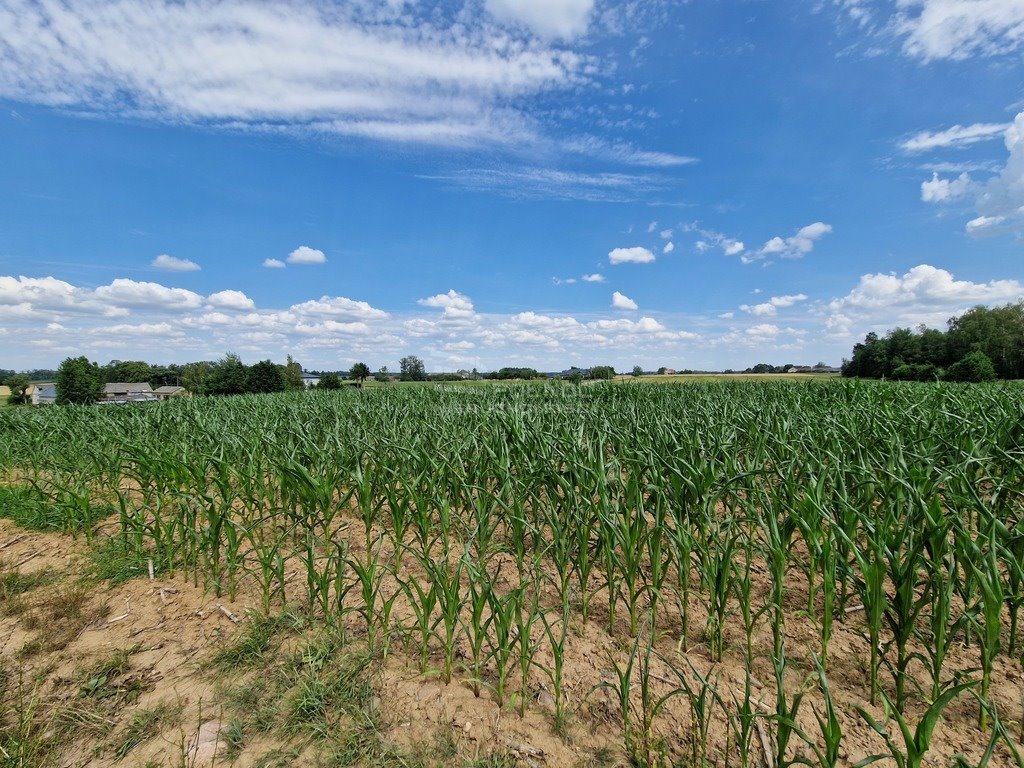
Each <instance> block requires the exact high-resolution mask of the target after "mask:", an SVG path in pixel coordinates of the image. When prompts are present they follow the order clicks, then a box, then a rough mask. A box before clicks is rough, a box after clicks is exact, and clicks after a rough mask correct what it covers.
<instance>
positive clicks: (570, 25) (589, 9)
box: [486, 0, 594, 38]
mask: <svg viewBox="0 0 1024 768" xmlns="http://www.w3.org/2000/svg"><path fill="white" fill-rule="evenodd" d="M486 4H487V10H488V11H489V12H490V13H492V14H493V15H494V16H495V17H496V18H498V19H503V20H508V21H513V22H517V23H519V24H522V25H524V26H526V27H527V28H529V29H531V30H533V31H534V32H535V33H537V34H539V35H542V36H544V37H563V38H565V37H575V36H576V35H579V34H582V33H583V32H585V31H586V30H587V26H588V25H589V23H590V17H591V14H592V13H593V10H594V0H487V3H486Z"/></svg>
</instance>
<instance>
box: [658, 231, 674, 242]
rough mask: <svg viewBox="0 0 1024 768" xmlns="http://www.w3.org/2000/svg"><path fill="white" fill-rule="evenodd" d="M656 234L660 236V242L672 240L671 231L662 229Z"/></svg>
mask: <svg viewBox="0 0 1024 768" xmlns="http://www.w3.org/2000/svg"><path fill="white" fill-rule="evenodd" d="M658 234H659V235H660V236H661V239H662V240H671V239H672V230H671V229H663V230H661V232H659V233H658Z"/></svg>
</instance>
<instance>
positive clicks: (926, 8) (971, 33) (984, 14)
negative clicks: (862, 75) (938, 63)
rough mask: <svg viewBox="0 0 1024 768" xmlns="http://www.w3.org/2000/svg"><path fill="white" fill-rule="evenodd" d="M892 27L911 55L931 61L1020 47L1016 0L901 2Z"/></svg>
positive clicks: (1022, 27)
mask: <svg viewBox="0 0 1024 768" xmlns="http://www.w3.org/2000/svg"><path fill="white" fill-rule="evenodd" d="M898 4H899V6H900V8H901V11H900V13H899V14H898V16H897V17H896V21H895V28H896V30H897V32H898V33H899V34H901V35H903V36H904V42H903V49H904V51H906V52H907V53H908V54H909V55H911V56H914V57H917V58H920V59H924V60H925V61H931V60H935V59H954V60H959V59H966V58H970V57H971V56H995V55H999V54H1004V53H1009V52H1011V51H1014V50H1016V49H1017V48H1019V47H1020V45H1021V43H1022V42H1024V3H1021V2H1020V0H899V2H898Z"/></svg>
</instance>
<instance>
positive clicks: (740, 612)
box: [0, 381, 1024, 768]
mask: <svg viewBox="0 0 1024 768" xmlns="http://www.w3.org/2000/svg"><path fill="white" fill-rule="evenodd" d="M0 469H2V471H3V473H4V478H5V480H4V483H5V486H6V493H7V494H8V495H7V496H6V497H4V496H0V504H3V503H7V504H10V505H13V504H14V503H15V502H16V501H17V503H18V504H21V505H23V507H24V509H26V510H30V512H23V514H32V513H31V510H33V509H34V510H36V511H35V513H34V514H38V515H39V516H40V517H43V518H46V520H47V521H49V523H50V524H52V526H56V527H62V528H64V529H66V530H67V531H68V532H72V533H76V534H78V532H82V533H84V535H85V536H86V537H88V538H89V540H90V541H91V542H92V543H93V544H94V545H95V546H115V547H117V548H119V550H120V551H122V552H123V553H124V555H125V556H126V557H127V558H129V559H130V560H132V561H133V562H136V563H138V564H139V574H140V575H142V574H144V573H145V572H146V570H147V569H148V568H150V567H152V568H153V570H154V571H156V572H160V573H174V574H178V575H183V576H185V577H188V578H190V579H194V580H195V581H196V582H197V583H200V584H202V585H204V586H205V588H206V589H208V590H209V591H210V592H212V593H214V594H216V595H229V596H235V595H236V594H240V593H244V594H246V595H251V596H252V600H253V603H254V605H255V606H256V607H258V609H259V610H260V611H262V612H265V613H272V612H275V611H278V610H281V609H284V608H289V609H293V610H301V611H303V612H305V613H306V614H307V615H308V616H310V617H311V618H312V619H314V620H316V621H318V622H323V623H324V624H326V625H328V626H331V627H333V628H336V629H337V631H338V632H340V633H342V634H343V636H344V637H346V638H348V639H349V640H350V641H351V642H360V643H365V644H366V645H367V646H368V647H369V648H370V649H371V650H372V651H373V652H374V653H376V654H379V655H381V656H385V657H387V656H397V655H400V654H404V655H405V656H406V657H407V658H408V659H409V660H410V661H409V663H410V664H413V665H415V667H416V668H417V669H418V671H419V673H422V674H424V675H427V674H431V675H437V676H438V677H439V678H440V679H441V680H442V681H444V682H446V683H450V684H453V685H455V684H461V685H468V686H470V687H471V688H472V689H473V691H474V692H475V693H476V694H477V695H480V696H488V697H490V698H491V699H493V701H494V703H495V705H496V706H497V707H499V708H503V709H504V710H506V711H507V714H506V717H515V716H516V714H517V713H518V714H520V715H521V714H522V713H523V712H524V711H525V710H526V709H527V708H530V707H536V706H537V703H536V702H537V697H538V692H539V691H543V692H545V693H546V694H547V697H546V698H547V699H549V700H550V701H549V708H550V711H551V721H552V725H553V728H554V729H555V731H556V732H562V731H563V729H565V728H566V727H567V724H568V723H570V722H572V721H573V719H574V718H576V719H586V718H590V719H591V720H595V719H597V718H600V717H601V713H603V716H604V717H605V718H606V721H605V725H606V726H607V727H609V728H612V729H613V730H614V732H615V733H616V734H617V739H618V744H619V749H620V750H621V755H622V759H623V760H625V761H627V762H628V763H630V764H635V765H662V764H678V765H687V766H692V767H693V768H697V767H698V766H705V765H709V766H710V765H723V766H725V765H730V766H741V767H742V768H746V766H760V765H767V766H769V767H770V768H784V767H785V766H790V765H794V764H801V765H812V766H821V767H822V768H824V767H826V766H838V765H851V764H854V763H859V764H861V765H864V764H867V762H869V761H871V760H872V759H876V758H877V759H878V760H879V761H880V763H879V764H883V765H896V766H899V768H915V767H917V766H930V765H943V766H979V768H980V766H984V765H993V766H996V765H1018V766H1024V759H1022V756H1021V755H1022V752H1024V749H1022V747H1021V746H1020V744H1021V730H1022V728H1024V726H1022V720H1024V712H1022V697H1021V692H1022V690H1024V689H1022V667H1021V657H1022V655H1024V636H1022V635H1024V627H1022V626H1021V623H1022V622H1021V617H1020V612H1021V606H1022V605H1024V389H1022V388H1020V387H1018V386H1014V385H1007V386H1001V385H991V386H987V385H986V386H967V387H964V386H958V385H943V384H935V385H917V384H892V383H889V384H886V383H882V384H878V383H863V382H845V381H844V382H838V381H832V382H821V383H810V384H793V383H785V382H777V383H750V382H742V383H715V382H711V383H702V384H690V385H686V386H665V385H649V384H633V385H629V386H615V385H597V386H590V387H574V386H561V385H538V386H506V385H493V386H481V387H464V386H437V387H422V388H416V387H408V388H405V387H394V388H381V389H377V390H367V391H352V392H335V393H329V392H322V393H313V394H297V395H277V396H244V397H236V398H227V399H201V398H195V399H188V400H185V399H182V400H177V401H173V402H167V403H162V404H150V405H144V406H137V407H134V406H133V407H93V408H75V407H69V408H48V409H5V410H3V411H0ZM4 490H5V489H4V488H0V492H3V491H4ZM5 499H6V502H5ZM595 638H596V639H595ZM584 642H586V643H587V646H586V647H587V648H599V649H600V654H599V658H596V659H594V658H590V659H589V662H590V664H589V665H588V669H589V672H588V674H589V676H588V674H584V672H583V671H581V667H582V666H583V663H584V661H588V659H587V658H583V657H581V656H582V654H581V653H580V652H579V651H576V650H574V648H576V647H577V646H582V644H583V643H584ZM593 727H596V726H593Z"/></svg>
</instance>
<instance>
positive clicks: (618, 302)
mask: <svg viewBox="0 0 1024 768" xmlns="http://www.w3.org/2000/svg"><path fill="white" fill-rule="evenodd" d="M612 308H613V309H622V310H628V311H631V310H635V309H639V308H640V307H639V306H638V305H637V303H636V302H635V301H633V300H632V299H631V298H629V296H626V295H624V294H621V293H619V292H618V291H615V293H613V294H612Z"/></svg>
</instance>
